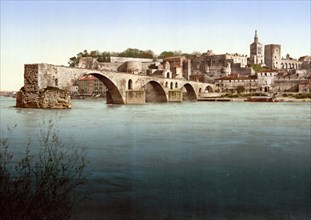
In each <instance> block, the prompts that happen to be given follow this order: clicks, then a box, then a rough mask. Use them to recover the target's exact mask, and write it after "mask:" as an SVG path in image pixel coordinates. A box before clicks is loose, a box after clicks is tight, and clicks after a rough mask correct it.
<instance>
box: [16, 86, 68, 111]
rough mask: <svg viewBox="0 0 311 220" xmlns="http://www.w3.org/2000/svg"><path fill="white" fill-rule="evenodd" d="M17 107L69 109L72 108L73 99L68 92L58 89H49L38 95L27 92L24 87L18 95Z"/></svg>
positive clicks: (41, 91)
mask: <svg viewBox="0 0 311 220" xmlns="http://www.w3.org/2000/svg"><path fill="white" fill-rule="evenodd" d="M16 107H20V108H51V109H68V108H71V99H70V95H69V93H68V92H67V91H65V90H62V89H59V88H56V87H47V88H45V89H41V90H39V92H38V93H29V92H26V91H25V89H24V87H23V88H22V89H21V90H20V91H19V92H18V93H17V96H16Z"/></svg>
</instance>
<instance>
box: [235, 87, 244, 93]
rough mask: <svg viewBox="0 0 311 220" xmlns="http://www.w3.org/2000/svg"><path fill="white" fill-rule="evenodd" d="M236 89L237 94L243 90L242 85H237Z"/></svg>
mask: <svg viewBox="0 0 311 220" xmlns="http://www.w3.org/2000/svg"><path fill="white" fill-rule="evenodd" d="M236 91H237V93H238V94H240V93H243V92H245V88H244V86H237V87H236Z"/></svg>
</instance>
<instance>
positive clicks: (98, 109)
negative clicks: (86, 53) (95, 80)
mask: <svg viewBox="0 0 311 220" xmlns="http://www.w3.org/2000/svg"><path fill="white" fill-rule="evenodd" d="M14 105H15V100H14V99H12V98H5V97H1V108H0V110H1V112H0V113H1V131H2V135H3V136H5V135H7V126H10V127H12V126H14V125H15V124H17V125H18V126H17V128H16V129H14V132H13V134H12V140H13V143H14V148H15V150H17V151H22V149H23V146H24V145H23V143H25V142H26V140H27V139H28V138H29V137H32V138H33V139H36V136H37V134H38V131H39V128H38V125H39V124H40V123H42V120H43V118H45V119H50V118H52V119H57V118H60V121H59V122H57V128H58V130H59V134H60V136H61V137H62V139H63V141H64V142H65V143H74V144H75V145H77V147H87V157H88V159H89V160H90V164H89V167H88V171H89V172H90V173H91V175H90V177H89V179H88V183H87V185H86V186H85V187H83V189H80V191H81V193H82V194H83V193H84V194H87V195H88V199H87V200H85V201H84V202H82V203H81V207H78V208H77V209H76V210H75V211H74V213H73V219H310V216H311V208H310V207H311V185H310V184H311V180H310V172H311V159H310V158H311V154H310V142H311V140H310V139H311V134H310V130H311V128H310V124H311V119H310V117H311V116H310V115H311V107H310V103H247V102H228V103H227V102H224V103H223V102H194V103H176V104H146V105H128V106H126V105H106V104H105V102H104V101H103V100H73V108H72V109H71V110H40V109H16V108H13V107H12V106H14Z"/></svg>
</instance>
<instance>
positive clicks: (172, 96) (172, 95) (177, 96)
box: [168, 90, 182, 102]
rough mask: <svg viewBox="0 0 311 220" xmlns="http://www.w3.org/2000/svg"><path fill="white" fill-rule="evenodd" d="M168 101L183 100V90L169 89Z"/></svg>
mask: <svg viewBox="0 0 311 220" xmlns="http://www.w3.org/2000/svg"><path fill="white" fill-rule="evenodd" d="M168 101H169V102H182V93H181V91H175V90H172V91H168Z"/></svg>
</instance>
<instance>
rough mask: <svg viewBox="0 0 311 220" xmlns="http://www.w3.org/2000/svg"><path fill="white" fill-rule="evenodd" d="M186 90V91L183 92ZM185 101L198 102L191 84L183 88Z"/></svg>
mask: <svg viewBox="0 0 311 220" xmlns="http://www.w3.org/2000/svg"><path fill="white" fill-rule="evenodd" d="M183 90H184V91H183ZM182 92H183V101H196V100H197V94H196V92H195V90H194V88H193V86H192V85H191V84H190V83H186V84H184V85H183V87H182Z"/></svg>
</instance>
